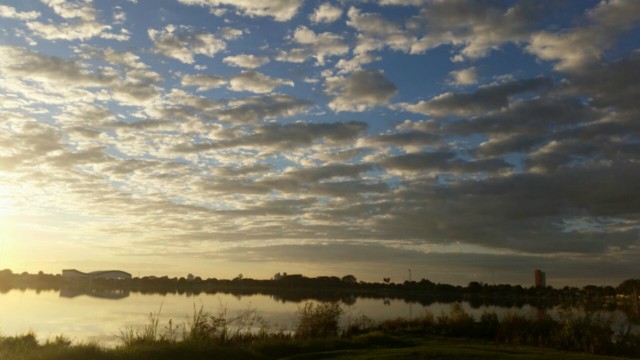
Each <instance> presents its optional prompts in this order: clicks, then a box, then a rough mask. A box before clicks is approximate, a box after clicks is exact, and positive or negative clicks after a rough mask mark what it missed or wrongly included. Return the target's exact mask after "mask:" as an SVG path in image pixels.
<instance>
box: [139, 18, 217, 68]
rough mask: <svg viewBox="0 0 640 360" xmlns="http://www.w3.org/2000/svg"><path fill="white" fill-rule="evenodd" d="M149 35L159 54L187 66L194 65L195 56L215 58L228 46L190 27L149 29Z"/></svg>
mask: <svg viewBox="0 0 640 360" xmlns="http://www.w3.org/2000/svg"><path fill="white" fill-rule="evenodd" d="M148 34H149V38H150V39H151V41H153V43H154V47H155V51H156V52H157V53H158V54H161V55H164V56H166V57H170V58H173V59H176V60H178V61H181V62H183V63H185V64H193V63H194V62H195V55H204V56H208V57H213V56H214V55H215V54H217V53H218V52H220V51H222V50H224V49H225V48H226V46H227V44H226V42H224V41H223V40H221V39H218V38H217V37H216V36H215V35H213V34H210V33H205V32H194V31H193V29H191V28H190V27H188V26H174V25H167V26H166V27H165V28H164V29H159V30H156V29H149V30H148Z"/></svg>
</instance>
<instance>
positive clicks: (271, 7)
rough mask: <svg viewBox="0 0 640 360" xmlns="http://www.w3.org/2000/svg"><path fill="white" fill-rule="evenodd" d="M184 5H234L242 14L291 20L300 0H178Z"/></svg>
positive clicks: (300, 2) (214, 6) (216, 7)
mask: <svg viewBox="0 0 640 360" xmlns="http://www.w3.org/2000/svg"><path fill="white" fill-rule="evenodd" d="M179 2H180V3H182V4H185V5H199V6H208V7H211V8H212V10H213V11H215V10H218V9H219V8H220V7H221V6H229V7H234V8H236V9H237V10H238V12H239V13H240V14H242V15H244V16H250V17H253V16H268V17H271V18H273V19H274V20H276V21H288V20H291V19H292V18H293V17H294V16H295V15H296V14H297V13H298V9H299V8H300V7H301V6H302V0H260V1H254V0H179Z"/></svg>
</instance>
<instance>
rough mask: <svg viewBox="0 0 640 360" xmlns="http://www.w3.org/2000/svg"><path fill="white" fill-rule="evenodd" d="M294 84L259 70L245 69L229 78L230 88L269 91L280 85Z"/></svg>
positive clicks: (259, 91) (255, 91) (260, 92)
mask: <svg viewBox="0 0 640 360" xmlns="http://www.w3.org/2000/svg"><path fill="white" fill-rule="evenodd" d="M285 85H286V86H294V84H293V81H291V80H287V79H280V78H273V77H270V76H267V75H264V74H262V73H259V72H257V71H243V72H241V73H239V74H237V75H234V76H233V77H231V79H230V80H229V90H231V91H249V92H253V93H258V94H262V93H269V92H272V91H273V89H274V88H276V87H278V86H285Z"/></svg>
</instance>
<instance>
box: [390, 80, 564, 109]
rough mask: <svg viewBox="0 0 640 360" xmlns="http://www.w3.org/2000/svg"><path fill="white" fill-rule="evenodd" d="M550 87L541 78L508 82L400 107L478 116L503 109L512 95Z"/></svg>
mask: <svg viewBox="0 0 640 360" xmlns="http://www.w3.org/2000/svg"><path fill="white" fill-rule="evenodd" d="M552 86H553V84H552V82H551V80H549V79H548V78H543V77H538V78H533V79H523V80H511V81H507V82H504V83H501V84H493V85H487V86H484V87H480V88H479V89H478V90H476V91H474V92H472V93H450V92H449V93H444V94H441V95H438V96H436V97H434V98H432V99H431V100H428V101H424V100H423V101H420V102H418V103H417V104H403V105H402V107H403V108H404V109H405V110H407V111H410V112H414V113H418V114H423V115H432V116H449V115H458V116H466V115H472V114H481V113H484V112H487V111H492V110H499V109H501V108H504V107H506V106H507V105H508V104H509V98H510V97H511V96H514V95H518V94H523V93H527V92H535V91H544V90H547V89H550V88H552Z"/></svg>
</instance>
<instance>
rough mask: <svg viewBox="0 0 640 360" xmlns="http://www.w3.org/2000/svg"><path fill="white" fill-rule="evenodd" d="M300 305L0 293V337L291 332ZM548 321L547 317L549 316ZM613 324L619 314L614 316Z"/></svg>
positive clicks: (361, 307) (113, 341) (391, 307)
mask: <svg viewBox="0 0 640 360" xmlns="http://www.w3.org/2000/svg"><path fill="white" fill-rule="evenodd" d="M300 304H301V303H299V302H293V301H282V300H280V299H279V298H277V297H274V296H272V295H248V296H244V295H232V294H225V293H215V294H206V293H201V294H198V295H190V294H182V295H181V294H173V293H169V294H142V293H136V292H131V293H129V292H127V293H117V292H115V293H108V294H101V293H93V294H88V293H82V292H69V291H65V290H62V291H37V290H32V289H26V290H23V289H12V290H9V291H8V292H6V293H0V333H1V334H4V335H15V334H20V333H25V332H27V331H30V330H33V331H35V332H36V333H37V335H38V337H39V339H40V340H44V339H47V338H53V337H55V336H56V335H59V334H64V335H66V336H68V337H69V338H71V339H72V340H73V341H74V342H87V341H91V342H97V343H99V344H101V345H105V346H114V345H117V344H118V343H119V338H118V336H119V335H120V333H121V330H123V329H125V328H129V327H134V328H138V327H142V326H144V325H146V324H148V323H149V314H150V313H151V312H158V311H160V327H161V328H163V327H164V326H165V325H166V324H167V323H168V321H169V319H173V322H174V324H176V323H177V324H181V323H186V322H188V319H189V317H190V316H191V315H192V314H193V311H194V307H195V308H196V309H199V308H200V307H204V309H205V310H206V311H209V312H212V313H218V312H219V311H222V310H226V313H227V316H228V317H229V318H230V317H233V316H235V315H237V314H240V313H242V312H245V311H247V310H248V309H255V310H256V311H257V312H258V314H260V315H261V316H263V317H264V318H265V319H266V320H267V321H269V323H270V324H271V326H272V327H273V328H275V329H284V330H291V329H292V328H293V324H294V321H295V315H296V311H297V310H298V307H299V306H300ZM342 306H343V309H344V310H345V314H344V316H343V322H344V323H346V322H347V321H348V320H349V319H350V318H351V319H354V318H356V317H358V316H360V315H365V316H367V317H369V318H371V319H373V320H385V319H393V318H397V317H404V318H410V317H415V316H419V315H420V314H422V313H424V312H425V311H426V310H428V311H430V312H432V313H433V314H434V315H435V316H437V315H439V314H440V313H441V312H442V311H445V312H448V311H449V309H450V307H451V304H450V303H441V302H434V303H431V304H429V305H426V306H425V305H422V304H420V303H417V302H406V301H404V300H398V299H371V298H356V299H355V301H354V302H352V303H350V304H344V303H343V304H342ZM462 306H463V308H464V309H465V310H466V311H467V312H469V313H470V314H472V315H473V316H474V317H475V318H476V319H478V318H479V317H480V315H481V314H482V313H483V312H484V311H485V310H489V311H495V312H496V313H498V314H499V315H500V314H504V313H505V312H507V311H509V310H515V311H517V312H518V313H521V314H532V315H533V314H536V312H537V310H536V308H534V307H532V306H529V305H524V306H523V307H521V308H508V307H500V306H486V305H482V306H479V307H478V306H477V305H476V306H474V307H472V306H471V305H470V304H469V303H467V302H463V303H462ZM552 316H553V315H552ZM615 316H616V317H617V318H620V319H623V318H624V314H623V313H621V312H616V313H615Z"/></svg>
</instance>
